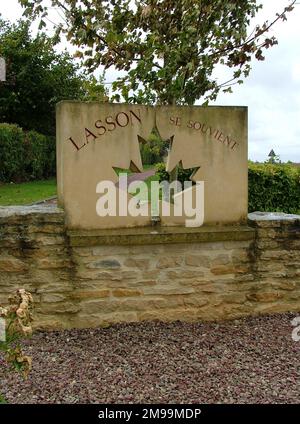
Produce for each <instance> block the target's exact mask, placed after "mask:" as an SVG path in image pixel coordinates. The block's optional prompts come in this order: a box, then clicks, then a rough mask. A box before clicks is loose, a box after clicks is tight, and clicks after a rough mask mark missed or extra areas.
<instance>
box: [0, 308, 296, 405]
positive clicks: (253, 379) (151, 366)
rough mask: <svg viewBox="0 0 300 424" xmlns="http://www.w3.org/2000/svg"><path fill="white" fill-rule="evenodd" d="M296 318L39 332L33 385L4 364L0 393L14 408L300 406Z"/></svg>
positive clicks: (33, 349)
mask: <svg viewBox="0 0 300 424" xmlns="http://www.w3.org/2000/svg"><path fill="white" fill-rule="evenodd" d="M294 316H295V315H294V314H283V315H272V316H271V315H269V316H260V317H255V318H247V319H241V320H236V321H230V322H222V323H196V324H187V323H181V322H175V323H171V324H165V323H161V322H148V323H139V324H122V325H116V326H113V327H110V328H108V329H96V330H95V329H92V330H91V329H89V330H71V331H62V332H51V333H49V332H48V333H46V332H37V333H35V335H34V337H33V338H32V339H31V340H30V341H28V342H26V351H27V352H28V353H29V354H30V355H31V356H32V357H33V370H32V372H31V374H30V377H29V378H28V380H27V381H23V380H22V378H21V377H20V376H18V375H16V374H10V375H9V377H7V376H6V377H4V365H3V361H2V362H1V359H0V365H1V367H0V393H1V392H2V393H3V395H4V396H5V398H6V399H7V400H8V402H10V403H171V402H174V403H299V400H300V384H299V376H300V375H299V374H300V367H299V363H300V360H299V359H300V356H299V353H300V342H295V341H293V340H292V338H291V333H292V329H293V327H292V326H291V320H292V318H293V317H294Z"/></svg>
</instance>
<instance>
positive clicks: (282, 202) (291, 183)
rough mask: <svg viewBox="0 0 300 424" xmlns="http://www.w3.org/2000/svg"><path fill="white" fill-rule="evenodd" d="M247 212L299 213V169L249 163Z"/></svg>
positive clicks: (282, 165)
mask: <svg viewBox="0 0 300 424" xmlns="http://www.w3.org/2000/svg"><path fill="white" fill-rule="evenodd" d="M248 176H249V177H248V178H249V212H254V211H265V212H286V213H299V211H300V168H298V167H296V166H294V165H290V164H269V163H266V164H254V163H249V169H248Z"/></svg>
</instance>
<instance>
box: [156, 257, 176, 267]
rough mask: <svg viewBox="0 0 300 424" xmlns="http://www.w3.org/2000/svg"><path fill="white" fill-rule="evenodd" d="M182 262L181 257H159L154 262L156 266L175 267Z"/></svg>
mask: <svg viewBox="0 0 300 424" xmlns="http://www.w3.org/2000/svg"><path fill="white" fill-rule="evenodd" d="M181 263H182V258H181V257H172V256H171V257H163V258H160V259H159V260H158V262H157V264H156V268H159V269H164V268H176V267H178V266H180V264H181Z"/></svg>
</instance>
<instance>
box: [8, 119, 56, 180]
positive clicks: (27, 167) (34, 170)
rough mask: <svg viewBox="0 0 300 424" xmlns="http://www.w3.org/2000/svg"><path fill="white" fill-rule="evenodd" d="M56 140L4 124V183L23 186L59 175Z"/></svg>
mask: <svg viewBox="0 0 300 424" xmlns="http://www.w3.org/2000/svg"><path fill="white" fill-rule="evenodd" d="M55 167H56V153H55V138H54V137H51V136H44V135H42V134H39V133H37V132H36V131H29V132H24V131H23V130H22V129H21V128H20V127H18V126H17V125H12V124H0V181H2V182H22V181H28V180H35V179H42V178H49V177H51V176H53V175H55Z"/></svg>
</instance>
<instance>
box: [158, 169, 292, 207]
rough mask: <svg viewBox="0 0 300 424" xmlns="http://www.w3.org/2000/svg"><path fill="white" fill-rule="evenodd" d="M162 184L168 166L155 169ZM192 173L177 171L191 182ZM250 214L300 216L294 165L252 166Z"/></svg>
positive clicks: (181, 178) (249, 170) (182, 179)
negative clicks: (288, 214) (263, 213)
mask: <svg viewBox="0 0 300 424" xmlns="http://www.w3.org/2000/svg"><path fill="white" fill-rule="evenodd" d="M156 169H157V175H158V178H159V181H163V180H168V179H169V174H168V173H167V172H166V168H165V164H164V163H159V164H157V165H156ZM191 173H192V170H190V169H186V170H182V169H180V168H179V170H178V180H179V181H180V182H181V183H182V184H183V182H184V181H185V180H189V177H190V175H191ZM248 182H249V203H248V204H249V207H248V209H249V212H254V211H262V212H285V213H299V212H300V168H298V167H296V166H294V165H291V164H269V163H266V164H255V163H252V162H249V167H248Z"/></svg>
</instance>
